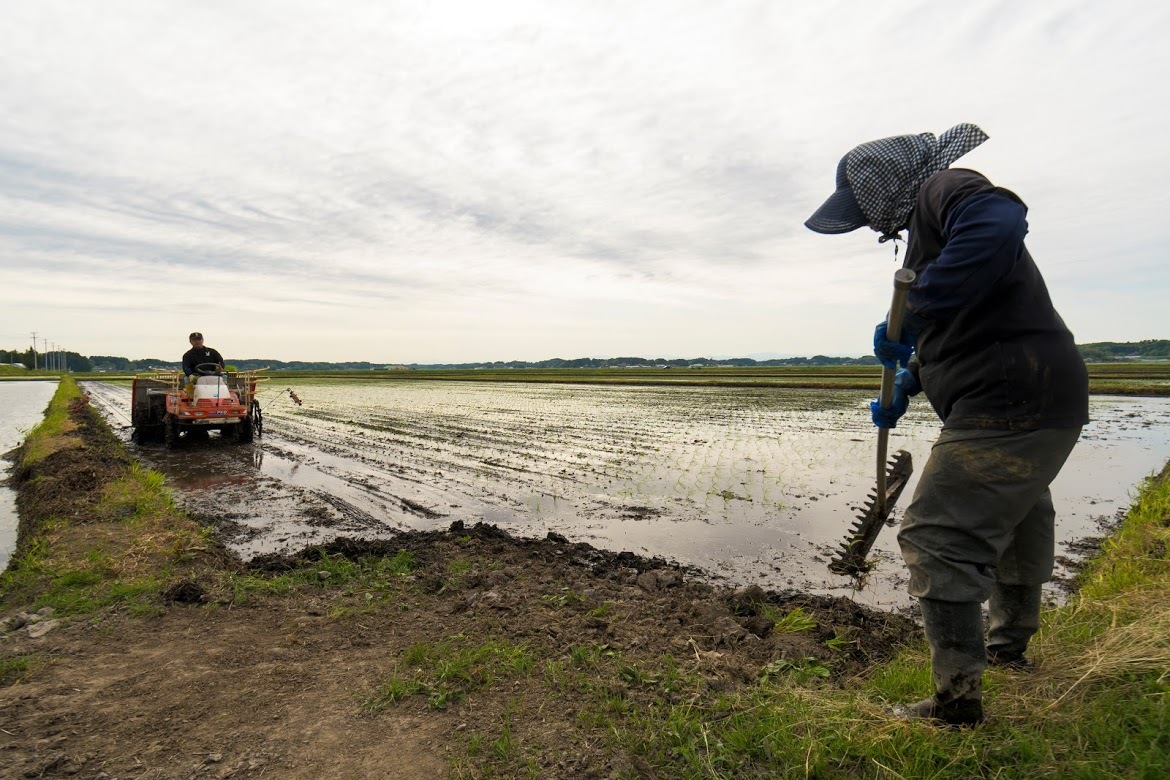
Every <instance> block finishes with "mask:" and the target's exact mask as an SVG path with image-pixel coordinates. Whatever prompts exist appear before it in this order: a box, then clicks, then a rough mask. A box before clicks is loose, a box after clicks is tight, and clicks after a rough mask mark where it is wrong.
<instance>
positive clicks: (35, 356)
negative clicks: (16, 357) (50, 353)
mask: <svg viewBox="0 0 1170 780" xmlns="http://www.w3.org/2000/svg"><path fill="white" fill-rule="evenodd" d="M32 337H33V371H36V370H37V332H36V331H35V330H34V331H33V334H32Z"/></svg>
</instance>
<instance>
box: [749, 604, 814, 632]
mask: <svg viewBox="0 0 1170 780" xmlns="http://www.w3.org/2000/svg"><path fill="white" fill-rule="evenodd" d="M762 611H763V614H764V617H766V618H768V619H769V620H771V621H772V622H773V623H774V624H775V627H774V628H773V630H774V631H775V632H776V633H777V634H800V633H803V632H805V631H812V630H813V629H814V628H816V627H817V621H816V620H814V619H813V617H812V616H811V615H809V614H808V613H807V612H805V611H804V610H803V609H801V608H800V607H797V608H796V609H794V610H792V611H791V612H789V613H787V614H785V615H781V614H780V611H779V610H778V609H777V608H776V607H773V606H771V605H765V606H764V608H763V610H762Z"/></svg>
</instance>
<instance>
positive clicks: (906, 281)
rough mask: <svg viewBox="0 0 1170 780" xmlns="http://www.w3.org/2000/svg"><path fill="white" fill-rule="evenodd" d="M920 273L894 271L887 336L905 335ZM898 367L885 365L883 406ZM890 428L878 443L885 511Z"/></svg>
mask: <svg viewBox="0 0 1170 780" xmlns="http://www.w3.org/2000/svg"><path fill="white" fill-rule="evenodd" d="M915 278H916V275H915V273H914V272H913V271H911V270H910V269H909V268H899V269H898V270H897V271H895V272H894V299H893V301H892V302H891V303H890V313H889V314H888V315H887V316H886V338H888V339H889V340H890V341H897V340H898V339H899V338H901V336H902V320H903V319H904V318H905V316H906V299H907V298H908V297H909V295H910V288H911V287H913V286H914V279H915ZM895 373H896V370H895V369H893V368H886V367H885V366H882V388H881V392H880V393H879V394H878V403H879V404H880V405H881V407H882V408H883V409H889V408H890V404H892V403H893V402H894V374H895ZM889 439H890V429H889V428H878V446H877V500H878V507H879V508H880V510H881V511H882V512H883V514H884V513H885V509H886V507H885V503H886V450H887V449H888V447H889Z"/></svg>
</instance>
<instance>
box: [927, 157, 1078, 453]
mask: <svg viewBox="0 0 1170 780" xmlns="http://www.w3.org/2000/svg"><path fill="white" fill-rule="evenodd" d="M1026 215H1027V207H1026V206H1025V205H1024V203H1023V201H1021V200H1020V199H1019V197H1017V196H1016V195H1015V193H1013V192H1011V191H1009V190H1005V189H1002V188H1000V187H995V186H993V185H992V184H991V182H989V181H988V180H987V179H985V178H984V177H983V176H982V175H981V174H978V173H976V172H975V171H969V170H965V169H962V168H951V169H948V170H944V171H940V172H939V173H936V174H935V175H934V176H932V177H930V178H929V179H927V180H926V183H924V184H923V185H922V188H921V189H920V190H919V193H918V202H917V205H916V206H915V209H914V213H913V214H912V215H911V217H910V228H909V230H910V235H909V240H908V244H907V248H906V261H905V266H906V267H907V268H909V269H911V270H913V271H914V272H915V273H916V274H917V275H918V278H917V280H916V281H915V284H914V287H913V288H912V289H911V291H910V299H909V315H908V321H909V322H910V323H911V327H912V328H913V327H914V326H915V325H916V326H917V327H918V329H919V333H918V340H917V344H916V351H917V353H918V376H919V380H920V381H921V383H922V388H923V390H924V391H925V392H926V395H927V398H929V399H930V403H931V405H932V406H933V407H934V410H935V411H936V412H937V413H938V415H939V417H940V418H942V421H943V423H944V425H946V426H947V427H950V428H993V429H1006V430H1034V429H1038V428H1072V427H1076V426H1080V425H1084V424H1085V423H1087V422H1088V420H1089V391H1088V374H1087V372H1086V370H1085V364H1084V361H1083V360H1082V359H1081V356H1080V354H1079V353H1078V352H1077V348H1076V344H1075V342H1074V341H1073V336H1072V333H1070V332H1069V330H1068V328H1067V327H1065V324H1064V321H1063V320H1062V319H1061V318H1060V315H1059V314H1057V312H1056V309H1055V308H1053V306H1052V300H1051V299H1050V298H1049V296H1048V288H1047V287H1046V286H1045V284H1044V278H1043V277H1042V276H1041V275H1040V270H1039V269H1038V268H1037V267H1036V264H1035V263H1034V262H1033V261H1032V256H1031V255H1030V254H1028V250H1027V248H1026V247H1025V246H1024V236H1025V235H1026V234H1027V232H1028V223H1027V220H1026V219H1025V217H1026Z"/></svg>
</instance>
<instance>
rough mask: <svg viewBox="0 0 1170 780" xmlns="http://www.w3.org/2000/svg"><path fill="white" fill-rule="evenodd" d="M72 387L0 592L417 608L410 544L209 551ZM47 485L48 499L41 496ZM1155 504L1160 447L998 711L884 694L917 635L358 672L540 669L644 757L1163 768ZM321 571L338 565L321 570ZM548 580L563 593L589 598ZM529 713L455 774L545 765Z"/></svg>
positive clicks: (27, 453) (430, 678) (1166, 545)
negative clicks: (857, 651)
mask: <svg viewBox="0 0 1170 780" xmlns="http://www.w3.org/2000/svg"><path fill="white" fill-rule="evenodd" d="M77 398H78V393H77V389H76V386H75V385H74V384H73V383H72V382H69V381H65V382H63V383H62V386H61V388H60V390H59V391H58V393H57V396H56V397H55V398H54V400H53V402H52V405H51V407H50V411H49V414H48V416H47V418H46V420H45V421H44V423H42V424H41V425H40V426H38V427H37V428H36V429H35V430H34V431H33V432H32V434H30V436H29V440H28V442H27V443H26V444H25V446H24V450H23V452H22V456H21V461H20V464H19V466H18V470H19V471H22V472H24V473H26V474H32V475H33V479H34V480H40V481H43V482H45V483H46V485H45V489H44V491H43V493H36V494H35V495H46V496H48V495H51V494H52V493H53V490H54V489H60V488H61V487H64V486H59V485H58V486H53V485H51V484H49V483H51V481H52V466H53V462H54V461H53V459H54V458H61V459H64V458H69V457H71V455H70V454H69V453H70V451H71V450H77V451H78V454H80V455H84V456H85V457H87V458H93V459H94V460H95V462H97V461H100V463H99V464H98V467H95V468H96V470H97V471H98V472H100V473H96V474H95V482H96V483H99V484H100V485H101V487H100V489H99V490H97V491H96V493H95V494H94V495H83V496H80V498H81V499H82V500H83V506H82V507H81V509H80V510H77V509H74V510H69V509H67V508H66V506H67V505H66V504H64V503H63V504H61V505H60V506H59V507H58V506H57V505H50V504H47V503H46V504H44V505H42V506H41V507H40V508H39V511H40V520H39V521H38V522H37V523H36V524H35V527H26V528H25V529H24V534H23V535H22V539H21V546H20V549H19V550H18V554H17V556H15V558H14V565H13V567H12V568H11V569H10V570H9V571H8V572H7V573H5V574H4V575H3V577H0V613H3V614H7V613H8V612H11V611H13V610H15V609H28V608H30V607H31V608H35V607H39V606H45V605H48V606H53V607H54V608H55V609H57V611H58V615H73V616H74V617H75V618H77V619H85V620H90V621H100V620H101V619H102V616H103V615H105V614H108V612H109V611H110V610H117V611H121V612H126V613H129V614H132V615H145V614H151V613H154V612H158V611H160V610H163V609H167V608H168V606H167V599H166V596H165V594H166V592H167V590H168V587H169V586H170V585H173V584H174V583H176V582H178V581H180V580H182V579H185V578H189V577H194V578H196V579H199V580H200V581H201V582H202V583H204V584H210V585H211V589H212V590H214V591H218V593H219V594H220V596H219V598H220V599H221V600H220V601H219V602H218V603H220V604H222V603H224V601H223V599H226V600H227V603H231V602H232V601H236V602H238V601H241V600H251V601H253V602H255V603H263V602H267V601H269V600H279V599H281V598H282V597H283V596H284V595H286V594H288V593H292V592H304V591H309V592H313V593H317V594H320V595H321V597H323V598H327V599H332V603H333V604H334V607H333V608H332V611H331V614H332V615H333V616H334V619H337V620H346V619H353V618H354V615H355V614H360V613H361V612H362V611H363V610H382V609H385V610H395V611H401V610H409V609H410V602H411V601H412V599H413V597H414V596H413V594H414V589H416V588H417V587H418V585H417V584H414V583H412V582H411V581H410V580H409V579H408V578H405V577H403V576H402V575H404V574H406V573H409V572H411V571H412V569H413V568H414V567H415V565H416V564H415V562H414V560H413V559H412V557H411V556H410V555H408V554H399V555H397V556H394V557H390V558H369V557H366V558H360V559H358V560H347V559H345V558H341V557H330V558H326V559H321V560H316V561H308V562H305V563H304V564H303V566H301V567H300V568H295V569H293V570H292V571H289V572H285V573H282V574H279V575H261V574H244V573H241V572H239V571H236V570H233V569H230V568H225V567H219V566H218V564H217V563H216V558H215V555H214V552H215V546H214V543H213V542H212V541H211V540H210V539H208V537H207V535H206V534H205V533H204V532H203V531H202V530H201V529H200V528H199V527H198V526H196V525H195V524H194V523H193V522H192V521H190V520H189V519H187V518H185V517H184V516H183V515H182V514H181V513H180V512H178V511H177V510H176V509H175V508H174V506H173V504H172V503H171V501H170V498H169V495H168V493H167V491H166V489H165V486H164V485H163V484H162V480H161V478H160V477H159V476H158V475H157V474H153V473H151V472H148V471H144V470H142V469H140V468H138V467H137V466H135V465H134V464H133V462H132V461H131V460H130V459H129V458H128V457H126V456H125V454H124V453H123V452H121V450H120V448H118V447H117V442H116V441H115V440H114V439H113V438H112V436H110V435H109V434H108V431H107V432H105V433H104V434H100V435H102V436H105V438H104V439H102V438H100V436H99V438H98V439H97V441H98V446H97V448H96V451H91V450H86V449H84V448H83V446H82V444H81V441H80V439H79V438H78V436H77V428H78V426H79V425H81V426H85V425H89V424H90V423H89V422H86V420H89V419H92V420H96V417H94V416H93V415H92V414H91V413H90V412H87V411H83V412H82V413H80V414H78V413H75V412H74V411H72V407H73V405H74V404H75V403H76V400H77ZM79 420H80V421H81V422H79ZM46 500H47V499H46ZM46 506H48V507H49V508H55V512H54V513H50V514H49V515H47V516H45V515H44V512H43V510H44V508H45V507H46ZM31 508H32V509H37V507H31ZM24 509H25V510H26V511H27V510H28V509H30V507H24ZM1168 524H1170V467H1168V468H1167V469H1165V470H1163V472H1162V473H1161V474H1159V475H1158V476H1156V477H1152V478H1151V479H1149V480H1148V481H1147V482H1146V483H1145V484H1144V485H1142V486H1141V490H1140V494H1139V496H1138V497H1137V498H1136V500H1135V502H1134V504H1133V506H1132V508H1131V509H1130V511H1129V513H1128V515H1127V517H1126V518H1125V520H1124V523H1123V525H1122V526H1121V528H1120V529H1119V530H1118V531H1117V533H1116V534H1115V535H1114V536H1113V537H1112V538H1111V539H1110V540H1109V541H1108V542H1107V543H1106V545H1105V546H1104V549H1103V551H1102V553H1101V555H1100V556H1099V557H1098V558H1097V559H1096V560H1095V561H1094V562H1092V564H1091V565H1090V566H1089V567H1088V568H1087V569H1086V571H1085V572H1084V574H1083V587H1082V589H1081V591H1080V592H1079V593H1078V594H1077V595H1075V596H1074V597H1073V598H1072V599H1071V600H1070V602H1069V604H1068V605H1067V606H1064V607H1061V608H1058V609H1052V610H1049V611H1047V612H1046V613H1045V617H1044V628H1043V630H1042V632H1041V634H1040V635H1039V636H1038V638H1037V640H1036V641H1035V642H1034V645H1033V648H1032V653H1031V654H1032V655H1033V657H1034V658H1035V659H1036V660H1037V662H1038V665H1039V669H1038V671H1036V672H1034V673H1031V674H1029V673H1020V672H1004V671H992V672H989V673H988V675H987V706H988V709H989V711H990V712H991V713H992V714H993V716H994V720H993V721H992V722H991V723H989V724H987V725H985V726H983V727H980V728H978V729H973V730H964V731H948V730H940V729H935V728H932V727H930V726H927V725H924V724H906V723H901V722H898V721H894V720H892V719H890V718H888V717H887V716H886V715H885V714H884V711H885V709H886V707H887V706H888V704H890V703H892V702H898V701H906V700H910V699H913V698H917V697H919V696H921V695H922V694H923V693H924V692H925V691H927V690H928V689H929V685H930V683H929V673H928V671H927V664H926V655H925V649H924V648H923V647H921V646H917V647H914V648H913V649H911V650H909V651H907V652H906V653H905V654H904V655H903V656H902V657H900V658H898V659H897V660H895V661H894V662H891V663H889V664H885V665H883V666H880V667H875V668H872V669H871V670H869V671H868V672H867V673H866V674H864V675H863V676H862V677H859V678H856V679H850V680H842V679H840V678H837V677H834V676H833V675H832V674H831V669H829V668H826V667H824V666H821V665H818V664H815V663H810V662H808V660H807V659H785V660H782V661H779V662H776V663H773V664H771V665H770V666H769V667H767V668H765V669H764V670H761V675H760V677H759V679H758V680H757V681H755V682H754V683H741V682H735V681H726V683H727V684H725V685H722V686H712V685H711V684H710V681H709V680H705V679H701V678H700V677H699V676H698V675H696V674H693V673H691V672H689V671H687V669H688V663H687V661H688V660H689V659H688V658H685V657H679V658H673V657H669V656H664V657H663V658H662V659H660V660H659V661H658V662H657V663H646V662H643V663H637V662H632V661H630V660H629V659H626V658H623V655H622V654H621V653H620V652H617V651H614V650H612V649H609V648H607V647H606V646H603V645H598V646H575V647H574V648H573V652H572V653H571V655H570V657H568V658H566V659H546V658H541V657H539V655H538V654H535V653H533V652H532V651H531V650H530V649H529V648H528V647H527V646H526V644H525V640H524V638H523V637H475V636H466V637H464V636H460V637H452V638H451V641H449V642H446V643H440V644H435V645H428V646H419V647H414V648H411V649H409V650H407V651H405V652H404V653H403V655H402V658H401V659H400V661H401V662H400V663H399V664H398V665H397V668H398V669H401V670H405V671H403V673H401V674H400V675H391V676H389V677H387V678H386V679H385V680H384V681H383V683H382V684H381V686H380V687H379V688H378V689H377V690H372V691H368V692H366V694H367V698H366V700H365V706H366V707H367V708H368V709H370V710H371V711H374V712H376V711H378V710H380V709H383V708H387V707H394V706H398V704H399V703H400V702H402V701H403V700H404V699H407V698H411V697H425V699H426V700H427V701H428V702H429V703H430V706H432V707H434V708H436V709H442V708H448V707H460V706H464V703H465V701H466V700H467V699H469V698H473V697H476V696H478V695H481V694H482V695H484V696H488V695H490V694H491V693H492V692H493V690H494V689H498V688H500V687H502V683H506V682H508V681H516V680H520V679H523V680H524V681H525V682H526V683H527V684H530V685H531V684H535V685H538V686H543V690H544V691H545V694H544V695H545V696H546V697H547V698H549V699H569V700H571V701H573V702H574V704H575V706H576V709H577V711H578V712H579V715H578V717H577V720H576V722H575V724H573V728H574V729H575V732H576V733H577V734H578V735H579V737H580V744H582V745H586V744H588V745H590V748H589V749H590V750H598V751H609V752H612V753H614V754H620V755H625V756H628V757H631V758H633V759H635V761H636V763H637V764H638V765H640V766H643V767H646V769H645V770H644V771H642V772H640V773H638V775H637V776H654V777H660V778H755V777H760V778H763V777H821V778H859V777H860V778H924V777H930V778H939V779H940V780H945V779H947V778H954V779H955V780H958V779H959V778H963V779H964V780H966V779H967V778H972V777H978V778H993V777H994V778H1114V777H1116V778H1155V777H1158V778H1160V777H1166V776H1170V706H1168V699H1167V695H1166V694H1167V692H1168V691H1170V679H1168V673H1167V670H1168V669H1170V528H1168ZM468 565H470V564H468ZM323 570H328V571H329V572H330V576H329V577H324V578H323V577H322V575H321V572H322V571H323ZM458 574H459V572H458V571H456V570H455V568H454V565H453V568H452V570H451V572H448V576H450V577H451V578H452V580H453V581H454V580H455V579H457V577H458ZM556 597H558V598H563V599H564V600H565V604H566V606H567V607H568V606H572V604H570V601H571V600H575V599H578V598H580V597H579V596H578V595H577V594H572V593H565V594H559V595H558V596H556ZM193 608H196V609H214V608H216V604H215V603H213V604H211V605H208V606H205V607H193ZM598 609H604V605H602V606H600V607H598ZM775 618H776V620H777V621H778V623H779V624H782V625H781V626H778V628H777V630H790V631H800V630H803V629H805V628H807V626H804V625H802V624H801V621H800V620H799V619H797V618H799V616H794V615H791V614H790V615H776V616H775ZM840 641H848V638H845V637H843V638H841V640H840ZM38 663H39V659H37V658H36V657H35V656H25V657H18V658H8V659H6V660H3V661H0V684H8V683H11V682H13V681H15V680H18V679H19V678H20V677H21V676H22V675H23V674H25V673H28V672H29V670H33V669H35V668H36V667H37V665H38ZM5 677H6V678H7V679H6V680H5V679H3V678H5ZM355 706H359V705H358V704H357V703H355ZM541 717H542V716H541V714H540V712H538V711H535V710H531V709H526V708H515V709H510V710H509V711H508V712H507V714H506V715H505V717H504V718H503V719H502V720H499V721H487V722H484V721H481V720H476V722H475V723H474V725H473V726H472V728H470V729H469V730H468V731H467V732H466V733H464V734H462V735H453V736H452V738H453V739H455V740H459V741H460V747H459V750H458V751H457V758H456V759H455V766H454V767H453V769H454V771H455V773H456V774H457V775H458V776H461V777H525V776H533V777H536V776H539V770H538V769H537V767H538V765H539V763H540V762H539V761H538V757H539V756H540V755H541V750H542V746H541V744H540V742H539V739H538V738H534V737H532V736H531V735H532V734H539V733H540V728H539V722H540V719H541ZM521 734H526V735H528V736H527V737H525V738H521V737H520V736H519V735H521ZM582 749H584V748H582ZM629 776H631V777H632V776H634V775H629Z"/></svg>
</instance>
